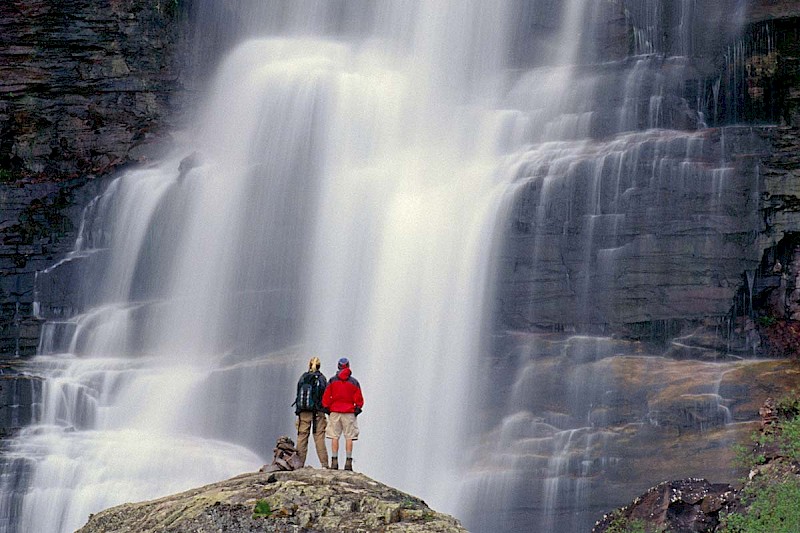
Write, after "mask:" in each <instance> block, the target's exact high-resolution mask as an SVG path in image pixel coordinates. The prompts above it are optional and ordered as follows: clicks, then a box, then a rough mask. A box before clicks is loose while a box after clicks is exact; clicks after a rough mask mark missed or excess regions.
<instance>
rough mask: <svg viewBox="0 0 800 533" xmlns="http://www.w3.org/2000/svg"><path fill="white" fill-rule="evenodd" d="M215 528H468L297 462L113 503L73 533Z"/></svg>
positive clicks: (453, 532)
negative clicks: (161, 495)
mask: <svg viewBox="0 0 800 533" xmlns="http://www.w3.org/2000/svg"><path fill="white" fill-rule="evenodd" d="M257 506H258V507H257ZM217 531H226V532H228V533H250V532H277V531H281V532H286V531H294V532H302V531H315V532H320V533H322V532H331V533H333V532H340V531H352V532H357V531H362V532H367V531H387V532H388V531H398V532H401V531H402V532H423V531H426V532H437V531H438V532H441V533H460V532H466V530H465V529H464V528H463V527H461V525H460V524H459V522H458V521H457V520H456V519H455V518H453V517H451V516H448V515H444V514H441V513H437V512H436V511H433V510H431V509H430V508H429V507H428V506H427V505H426V504H425V502H423V501H422V500H420V499H419V498H415V497H414V496H411V495H408V494H405V493H403V492H400V491H398V490H396V489H393V488H391V487H387V486H386V485H383V484H381V483H378V482H376V481H374V480H372V479H370V478H369V477H367V476H365V475H363V474H360V473H355V472H343V471H332V470H314V469H311V468H303V469H300V470H295V471H289V472H274V473H252V474H243V475H241V476H237V477H234V478H232V479H229V480H227V481H221V482H219V483H214V484H211V485H207V486H205V487H201V488H198V489H193V490H189V491H186V492H183V493H180V494H176V495H174V496H167V497H164V498H159V499H157V500H152V501H148V502H142V503H129V504H124V505H120V506H117V507H113V508H111V509H108V510H106V511H103V512H100V513H97V514H95V515H92V516H91V517H90V518H89V522H88V523H87V524H86V525H85V526H84V527H83V528H81V529H80V530H79V533H123V532H130V533H133V532H136V533H156V532H158V533H203V532H208V533H211V532H217Z"/></svg>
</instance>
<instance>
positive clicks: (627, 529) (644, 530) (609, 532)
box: [605, 514, 663, 533]
mask: <svg viewBox="0 0 800 533" xmlns="http://www.w3.org/2000/svg"><path fill="white" fill-rule="evenodd" d="M662 531H663V529H657V530H654V529H648V527H647V524H646V523H645V522H644V521H643V520H631V519H629V518H625V517H624V516H622V515H621V514H617V516H615V517H614V519H613V520H612V521H611V523H610V524H609V525H608V527H607V528H606V530H605V533H661V532H662Z"/></svg>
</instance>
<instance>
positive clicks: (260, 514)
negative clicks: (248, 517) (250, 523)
mask: <svg viewBox="0 0 800 533" xmlns="http://www.w3.org/2000/svg"><path fill="white" fill-rule="evenodd" d="M271 514H272V507H271V506H270V504H269V502H268V501H267V500H264V499H261V500H258V501H257V502H256V506H255V508H253V518H269V516H270V515H271Z"/></svg>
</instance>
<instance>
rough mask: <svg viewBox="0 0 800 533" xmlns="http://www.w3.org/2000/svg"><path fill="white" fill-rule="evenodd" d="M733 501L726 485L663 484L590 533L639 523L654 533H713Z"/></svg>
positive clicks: (700, 482) (693, 481) (696, 482)
mask: <svg viewBox="0 0 800 533" xmlns="http://www.w3.org/2000/svg"><path fill="white" fill-rule="evenodd" d="M735 499H736V492H735V491H734V489H733V487H732V486H730V485H728V484H727V483H709V482H708V481H706V480H705V479H684V480H680V481H666V482H664V483H661V484H660V485H657V486H655V487H653V488H652V489H650V490H648V491H647V492H646V493H644V494H642V495H641V496H639V497H638V498H636V499H635V500H634V501H633V503H632V504H631V505H629V506H627V507H623V508H622V509H619V510H617V511H615V512H614V513H611V514H609V515H606V516H605V517H603V519H602V520H600V521H599V522H598V523H597V524H596V525H595V527H594V528H593V529H592V532H593V533H604V532H606V531H620V529H619V527H620V526H622V527H625V526H630V525H631V524H635V523H638V524H642V525H643V526H644V527H645V528H655V529H654V530H657V531H664V530H665V531H671V532H674V533H708V532H711V531H716V528H717V526H718V525H719V519H720V512H724V511H727V509H728V508H729V507H730V506H731V504H733V502H734V501H735ZM615 522H616V525H617V527H616V528H614V524H615ZM659 528H660V529H659Z"/></svg>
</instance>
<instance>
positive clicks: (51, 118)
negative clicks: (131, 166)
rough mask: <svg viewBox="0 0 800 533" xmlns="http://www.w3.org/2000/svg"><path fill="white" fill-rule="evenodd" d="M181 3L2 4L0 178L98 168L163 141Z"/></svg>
mask: <svg viewBox="0 0 800 533" xmlns="http://www.w3.org/2000/svg"><path fill="white" fill-rule="evenodd" d="M177 5H178V3H177V2H150V1H146V0H103V1H100V2H92V1H89V0H65V1H63V2H49V1H45V0H35V1H29V0H24V1H23V0H9V1H7V2H3V3H2V4H1V5H0V74H1V75H0V169H1V170H2V177H4V179H3V180H2V181H10V180H11V179H13V178H17V177H22V176H30V175H40V176H43V177H45V178H46V179H48V180H56V179H58V178H59V177H63V176H77V175H83V174H89V173H100V172H103V171H105V170H107V169H108V168H110V167H113V166H115V165H118V164H119V163H121V162H124V161H126V160H129V159H138V158H139V157H142V156H144V154H145V153H147V152H148V151H150V152H152V151H153V150H152V149H151V148H148V147H147V145H149V144H153V143H155V142H157V141H158V142H163V138H164V133H165V132H166V131H168V129H169V128H170V126H172V125H173V124H172V122H171V121H170V120H167V119H168V117H175V116H176V115H175V111H176V108H179V107H180V103H181V101H182V100H183V98H184V94H183V82H182V80H181V75H182V72H181V70H182V65H181V63H180V56H179V55H178V54H176V51H177V50H179V45H180V40H181V39H182V37H181V35H182V33H183V34H185V28H184V26H183V22H182V18H181V16H180V13H179V12H178V8H177V7H176V6H177ZM137 147H138V148H137Z"/></svg>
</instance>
